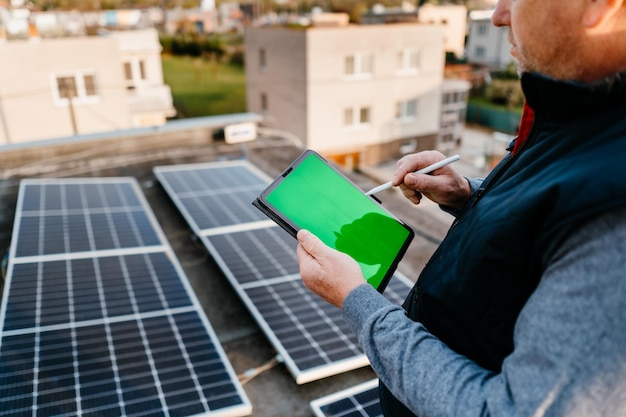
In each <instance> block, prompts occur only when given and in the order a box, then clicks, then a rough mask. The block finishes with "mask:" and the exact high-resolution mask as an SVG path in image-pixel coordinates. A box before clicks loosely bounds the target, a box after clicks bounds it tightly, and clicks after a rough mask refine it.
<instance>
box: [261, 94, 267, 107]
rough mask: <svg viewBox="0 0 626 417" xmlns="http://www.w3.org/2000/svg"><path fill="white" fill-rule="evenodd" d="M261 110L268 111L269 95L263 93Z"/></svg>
mask: <svg viewBox="0 0 626 417" xmlns="http://www.w3.org/2000/svg"><path fill="white" fill-rule="evenodd" d="M261 110H262V111H266V110H267V94H265V93H261Z"/></svg>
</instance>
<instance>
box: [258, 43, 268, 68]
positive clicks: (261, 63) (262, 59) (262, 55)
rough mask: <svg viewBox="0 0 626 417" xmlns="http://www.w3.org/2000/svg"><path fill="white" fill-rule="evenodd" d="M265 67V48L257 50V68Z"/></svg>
mask: <svg viewBox="0 0 626 417" xmlns="http://www.w3.org/2000/svg"><path fill="white" fill-rule="evenodd" d="M266 66H267V57H266V54H265V48H261V49H259V67H260V68H265V67H266Z"/></svg>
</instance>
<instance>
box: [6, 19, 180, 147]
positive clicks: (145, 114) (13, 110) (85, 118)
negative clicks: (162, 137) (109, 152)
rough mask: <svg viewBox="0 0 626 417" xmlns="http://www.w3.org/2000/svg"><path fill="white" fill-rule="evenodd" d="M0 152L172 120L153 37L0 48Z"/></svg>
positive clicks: (141, 35)
mask: <svg viewBox="0 0 626 417" xmlns="http://www.w3.org/2000/svg"><path fill="white" fill-rule="evenodd" d="M0 59H1V62H2V63H1V65H0V145H3V144H10V143H19V142H26V141H33V140H41V139H48V138H55V137H62V136H72V135H78V134H87V133H94V132H102V131H109V130H120V129H127V128H131V127H139V126H149V125H159V124H163V123H165V121H166V117H168V116H172V115H173V114H174V109H173V106H172V97H171V92H170V90H169V87H167V86H164V85H163V75H162V72H161V63H160V46H159V43H158V38H157V37H156V32H154V31H153V30H151V29H149V30H145V31H138V32H132V31H128V32H120V33H116V34H114V35H112V36H94V37H78V38H76V37H72V38H54V39H42V38H34V39H33V38H31V39H29V40H15V41H7V42H3V43H0Z"/></svg>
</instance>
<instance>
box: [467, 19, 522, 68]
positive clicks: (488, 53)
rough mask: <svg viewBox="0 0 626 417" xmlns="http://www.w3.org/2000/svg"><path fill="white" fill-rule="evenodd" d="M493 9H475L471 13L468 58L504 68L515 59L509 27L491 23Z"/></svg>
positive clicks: (493, 66) (492, 66)
mask: <svg viewBox="0 0 626 417" xmlns="http://www.w3.org/2000/svg"><path fill="white" fill-rule="evenodd" d="M493 12H494V11H493V10H480V11H473V12H470V14H469V21H470V29H469V36H468V39H467V47H466V54H467V60H468V61H469V62H472V63H478V64H484V65H487V66H488V67H490V68H492V69H504V68H506V67H507V65H509V63H511V62H513V61H514V58H513V56H512V55H511V44H510V43H509V40H508V38H509V29H508V28H507V27H496V26H494V25H493V24H492V23H491V16H492V15H493Z"/></svg>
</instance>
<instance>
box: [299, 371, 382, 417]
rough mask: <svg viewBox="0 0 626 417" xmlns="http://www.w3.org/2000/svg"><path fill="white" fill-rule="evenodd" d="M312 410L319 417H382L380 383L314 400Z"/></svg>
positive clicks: (374, 382)
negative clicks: (379, 394) (379, 395)
mask: <svg viewBox="0 0 626 417" xmlns="http://www.w3.org/2000/svg"><path fill="white" fill-rule="evenodd" d="M311 408H312V409H313V411H314V412H315V415H316V416H318V417H382V415H383V413H382V409H381V408H380V399H379V397H378V381H377V380H372V381H369V382H365V383H363V384H360V385H358V386H356V387H352V388H348V389H345V390H343V391H340V392H337V393H335V394H331V395H328V396H326V397H323V398H320V399H317V400H314V401H312V402H311Z"/></svg>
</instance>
